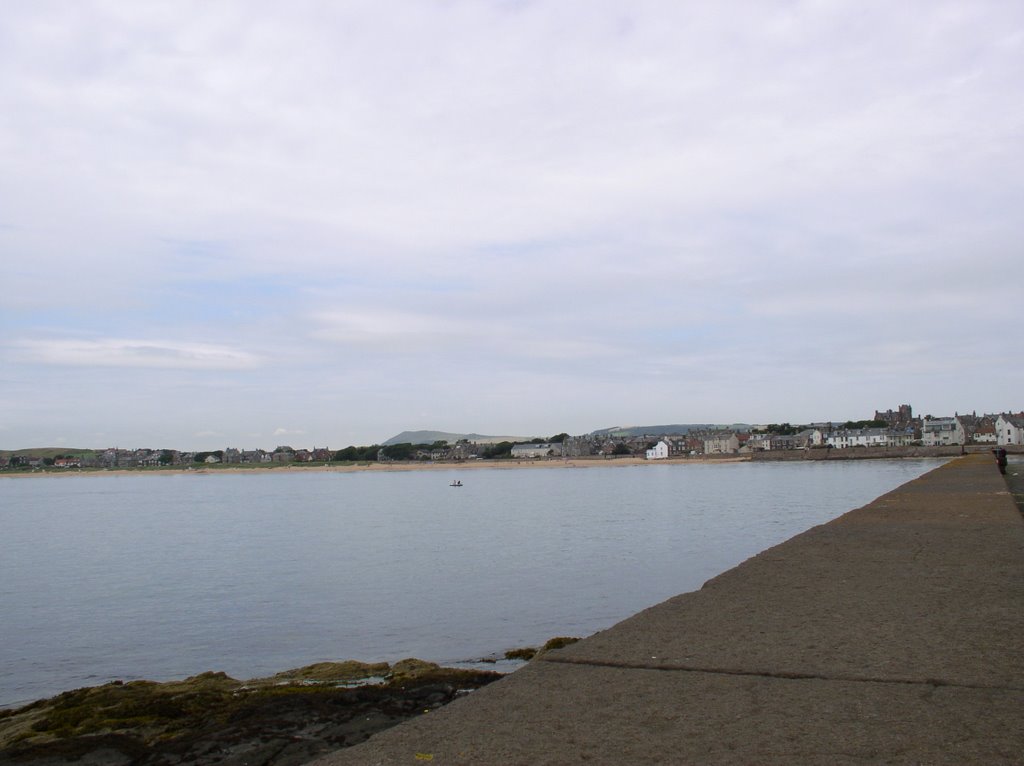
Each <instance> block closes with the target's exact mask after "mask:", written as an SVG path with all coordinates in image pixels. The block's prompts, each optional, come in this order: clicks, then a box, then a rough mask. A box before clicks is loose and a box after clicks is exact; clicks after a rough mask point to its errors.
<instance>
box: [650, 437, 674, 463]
mask: <svg viewBox="0 0 1024 766" xmlns="http://www.w3.org/2000/svg"><path fill="white" fill-rule="evenodd" d="M668 452H669V450H668V442H664V441H660V442H658V443H657V444H655V445H654V446H653V447H652V448H651V449H649V450H647V452H646V453H645V454H646V455H647V459H648V460H666V459H668Z"/></svg>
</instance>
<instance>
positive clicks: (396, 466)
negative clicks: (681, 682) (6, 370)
mask: <svg viewBox="0 0 1024 766" xmlns="http://www.w3.org/2000/svg"><path fill="white" fill-rule="evenodd" d="M749 460H750V457H749V456H748V455H738V456H737V455H723V456H722V457H718V458H712V457H690V458H676V459H672V458H669V459H667V460H647V459H646V458H642V457H615V458H552V459H547V460H467V461H463V462H412V461H410V462H390V463H353V464H341V465H331V464H326V465H325V464H323V463H317V464H315V465H302V464H299V463H288V464H285V465H232V466H223V467H222V466H201V467H191V466H190V467H182V466H173V467H169V468H114V469H105V468H96V469H91V468H85V469H81V468H70V469H59V468H50V469H45V470H35V471H24V472H4V473H0V478H29V477H33V476H138V475H146V476H172V475H176V474H197V475H201V474H220V473H237V474H246V473H256V472H261V471H274V472H278V473H284V472H287V473H303V472H310V473H323V472H328V473H357V472H368V473H394V472H399V471H448V472H460V471H475V470H480V469H482V468H492V469H495V468H496V469H502V470H505V469H508V470H512V469H519V468H597V467H605V468H608V467H632V466H643V465H699V464H705V463H743V462H748V461H749Z"/></svg>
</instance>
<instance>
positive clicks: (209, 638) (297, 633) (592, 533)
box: [0, 460, 938, 706]
mask: <svg viewBox="0 0 1024 766" xmlns="http://www.w3.org/2000/svg"><path fill="white" fill-rule="evenodd" d="M937 465H938V462H936V461H929V460H902V461H863V462H843V463H824V464H823V463H810V464H807V463H797V464H786V463H765V464H762V463H758V464H751V463H732V464H721V465H714V464H710V465H656V466H654V465H650V466H647V465H645V466H638V467H599V468H596V467H595V468H581V469H533V470H531V469H522V470H492V469H477V470H472V471H463V472H462V473H458V472H456V471H452V472H445V471H416V472H406V473H388V474H377V473H375V474H369V473H292V474H288V473H279V472H256V473H254V474H252V475H239V474H217V473H210V474H199V475H192V474H173V475H131V476H95V475H92V476H79V477H53V478H26V479H4V480H0V529H2V534H0V706H11V705H15V704H20V703H23V702H27V701H31V700H33V699H37V698H40V697H44V696H49V695H52V694H55V693H57V692H59V691H63V690H66V689H71V688H76V687H79V686H87V685H95V684H100V683H105V682H107V681H109V680H112V679H117V678H120V679H125V680H128V679H135V678H150V679H153V680H166V679H171V678H184V677H186V676H189V675H194V674H196V673H199V672H202V671H206V670H223V671H225V672H227V673H228V674H229V675H232V676H234V677H236V678H252V677H256V676H260V675H268V674H271V673H275V672H278V671H280V670H285V669H288V668H293V667H298V666H301V665H305V664H309V663H312V662H319V661H323V660H340V659H350V658H351V659H361V660H367V661H369V660H386V661H394V660H398V659H401V658H403V657H420V658H423V659H429V660H434V661H439V662H443V663H455V662H459V661H467V660H472V659H474V658H479V657H482V656H487V655H490V654H493V653H495V652H501V651H504V650H505V649H508V648H513V647H519V646H527V645H537V644H539V643H542V642H543V641H545V640H547V639H548V638H550V637H552V636H556V635H578V636H582V635H588V634H590V633H593V632H595V631H597V630H601V629H603V628H607V627H609V626H610V625H612V624H614V623H615V622H617V621H619V620H621V619H623V618H625V617H627V616H629V615H631V614H633V613H634V612H636V611H639V610H640V609H643V608H645V607H647V606H650V605H652V604H655V603H658V602H660V601H663V600H664V599H666V598H668V597H670V596H673V595H675V594H677V593H681V592H684V591H689V590H694V589H696V588H699V587H700V586H701V584H702V583H703V582H704V581H705V580H707V579H708V578H710V577H712V576H714V575H716V574H718V573H720V572H722V571H724V570H726V569H728V568H730V567H732V566H735V565H736V564H738V563H740V562H741V561H743V560H744V559H746V558H748V557H750V556H751V555H753V554H755V553H757V552H759V551H761V550H763V549H765V548H766V547H769V546H771V545H774V544H776V543H779V542H781V541H783V540H785V539H787V538H789V537H791V536H793V535H794V534H797V533H799V532H801V531H803V530H805V529H808V528H810V527H812V526H814V525H816V524H820V523H822V522H825V521H827V520H829V519H832V518H835V517H836V516H838V515H840V514H841V513H843V512H845V511H848V510H851V509H853V508H856V507H859V506H861V505H864V504H866V503H867V502H869V501H871V500H872V499H874V498H875V497H877V496H879V495H881V494H883V493H885V492H887V491H889V490H890V489H893V488H895V487H897V486H899V485H900V484H902V483H904V482H906V481H909V480H910V479H913V478H915V477H917V476H919V475H920V474H922V473H924V472H926V471H928V470H930V469H932V468H934V467H936V466H937ZM456 477H457V478H460V479H462V480H463V482H464V486H463V487H461V488H458V489H455V488H451V487H449V486H448V484H449V481H451V480H452V479H453V478H456Z"/></svg>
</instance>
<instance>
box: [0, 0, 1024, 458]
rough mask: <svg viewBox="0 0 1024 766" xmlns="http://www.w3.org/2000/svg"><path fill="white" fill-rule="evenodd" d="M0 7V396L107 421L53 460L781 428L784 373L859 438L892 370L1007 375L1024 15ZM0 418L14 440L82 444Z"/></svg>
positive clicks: (10, 411)
mask: <svg viewBox="0 0 1024 766" xmlns="http://www.w3.org/2000/svg"><path fill="white" fill-rule="evenodd" d="M10 6H11V7H8V8H5V9H4V11H5V16H4V24H3V25H2V26H0V114H3V115H4V120H3V121H2V122H0V210H2V211H3V212H2V214H0V216H2V220H0V259H2V263H3V280H2V284H0V323H2V325H3V326H4V328H5V336H6V337H8V338H22V339H25V340H23V341H22V342H20V343H17V344H16V345H14V347H13V351H14V353H11V349H10V348H9V349H8V351H7V353H6V355H5V358H4V365H3V370H2V372H0V382H3V383H4V385H5V390H6V391H7V392H10V393H9V394H8V395H9V396H10V401H16V402H24V401H25V397H26V395H27V394H30V393H31V394H41V395H48V398H49V399H50V400H53V399H55V398H57V397H58V396H59V392H61V391H65V390H67V386H68V385H69V378H70V376H71V375H72V372H70V371H69V370H68V369H62V368H74V377H75V380H74V385H75V386H76V387H78V389H80V390H82V391H83V392H88V394H89V396H90V400H91V401H92V402H93V403H94V404H95V405H96V406H97V407H98V408H101V407H103V403H104V402H107V407H108V409H106V410H104V411H105V412H109V413H110V414H109V416H108V417H104V418H98V420H99V421H100V422H97V423H92V424H90V428H91V430H89V431H88V432H86V436H85V437H83V436H78V437H75V436H74V435H73V433H67V436H68V438H69V439H70V440H71V441H72V442H75V441H78V440H79V439H85V438H87V437H89V438H91V435H92V434H93V433H94V432H95V431H96V430H102V431H103V432H104V433H105V434H109V435H110V438H111V439H115V440H119V437H118V436H117V434H118V433H119V431H118V425H117V424H118V423H119V422H120V423H121V425H120V428H129V426H128V425H127V422H128V417H129V415H128V413H129V412H130V415H131V421H132V423H133V424H135V425H134V426H132V427H134V428H136V429H138V428H140V426H139V425H138V424H141V423H146V424H147V427H148V428H150V429H152V428H158V427H160V423H161V422H163V423H165V424H166V425H165V427H167V428H171V427H172V426H173V427H176V428H179V429H180V430H178V431H175V433H180V438H181V439H182V440H187V439H190V438H193V435H194V434H195V433H196V432H197V431H201V430H204V425H203V423H216V424H217V425H216V427H217V429H218V431H219V432H220V433H221V434H223V435H224V439H226V440H228V441H231V440H232V438H233V437H232V434H235V435H241V436H236V437H234V438H238V439H239V440H241V438H242V437H245V436H246V435H249V434H252V433H254V432H258V433H262V434H265V435H268V434H272V433H273V431H274V429H275V428H276V427H277V425H278V424H279V423H312V422H316V423H317V424H318V425H317V429H322V430H316V429H313V428H310V431H309V434H308V436H309V437H310V438H316V439H317V441H319V442H320V443H326V442H327V441H329V440H330V439H331V434H332V433H336V432H337V433H345V434H348V435H349V436H348V437H346V438H349V439H351V440H352V441H356V440H358V437H356V436H354V434H356V433H363V434H364V438H365V439H366V440H367V441H369V440H372V439H377V438H381V437H382V436H387V435H389V434H387V433H385V434H381V433H379V432H378V431H377V429H378V428H381V427H382V426H381V425H380V424H381V423H387V424H389V425H388V428H389V430H390V425H391V424H394V425H395V426H396V428H395V429H394V430H396V431H397V430H401V429H403V428H405V427H406V426H407V425H410V426H411V425H413V424H411V423H409V424H406V423H403V422H401V421H403V420H404V419H407V420H414V419H416V418H418V417H419V415H418V414H417V413H420V412H432V413H438V412H440V413H450V416H451V417H455V416H456V415H459V416H461V417H463V418H465V419H470V420H473V421H475V422H473V423H470V424H468V426H469V428H470V429H471V430H487V429H488V426H487V424H486V423H484V422H478V421H479V420H480V419H481V418H483V419H488V418H493V419H500V420H501V422H502V426H501V428H500V429H496V430H504V431H506V432H512V433H515V432H519V431H526V432H530V431H536V432H537V433H541V432H545V431H549V430H563V428H572V427H573V426H572V425H571V424H570V423H566V424H564V426H563V425H560V424H558V423H552V424H551V425H552V428H547V427H546V425H545V424H547V423H548V422H549V421H550V420H557V418H559V417H563V414H567V413H574V414H573V417H575V418H577V419H576V420H575V421H574V422H575V423H578V424H579V427H587V426H591V425H594V423H593V422H592V421H597V424H600V423H602V422H611V421H620V422H628V421H629V420H630V419H631V418H629V415H628V409H629V408H630V407H633V408H636V410H637V411H642V412H643V413H645V415H646V414H648V413H650V414H651V419H653V420H657V419H659V418H658V417H656V416H654V413H655V412H658V411H662V410H665V409H672V408H676V407H680V408H682V407H685V408H690V409H692V410H701V411H695V412H693V413H692V418H693V419H696V420H704V419H727V418H729V417H730V415H729V414H728V413H729V412H730V411H731V410H732V409H733V408H734V407H735V405H736V402H737V401H742V403H743V406H744V407H747V408H751V409H754V410H757V409H758V408H763V410H765V414H760V413H759V412H753V413H750V414H749V415H745V416H744V417H749V418H754V419H760V420H766V421H768V420H780V419H783V420H795V419H799V418H800V417H801V414H800V413H799V412H787V411H785V408H786V407H796V408H799V407H803V406H804V402H805V399H806V397H804V396H800V397H797V398H796V399H794V397H793V395H792V388H791V381H793V380H795V379H796V380H805V381H806V380H813V381H817V382H818V383H819V384H820V385H821V386H822V390H823V391H825V390H826V389H827V391H828V393H829V395H830V396H832V397H834V399H835V400H836V402H837V403H836V405H835V406H836V407H837V408H841V407H847V406H849V407H850V408H852V409H855V410H857V411H855V412H849V411H847V410H844V412H843V413H842V414H849V415H857V414H858V412H859V413H866V414H870V411H871V410H872V409H873V408H874V407H875V406H881V405H886V406H889V405H891V404H892V402H885V401H883V402H878V401H876V399H877V398H879V397H881V396H883V395H890V394H889V393H888V392H889V391H893V390H899V389H901V387H903V386H904V385H905V383H906V380H907V374H906V373H907V371H911V372H912V373H913V375H912V376H911V377H917V378H922V377H924V376H925V375H927V376H929V377H928V382H927V383H926V382H925V381H923V380H921V381H918V382H919V384H920V385H921V386H922V390H927V391H928V395H929V396H933V397H934V398H936V399H939V404H941V403H942V402H941V391H942V390H943V389H945V390H947V391H948V394H947V396H948V400H949V402H950V406H951V408H954V407H956V406H959V405H961V403H962V402H961V400H962V399H972V398H973V399H976V400H977V407H978V408H979V409H981V408H984V407H986V406H999V404H998V402H999V401H1001V400H1002V397H1004V396H1009V395H1010V394H1009V393H1007V392H1010V390H1011V389H1010V386H1009V384H1008V383H1007V384H1004V383H1002V382H1001V381H1002V380H1003V379H1007V380H1012V379H1014V377H1015V375H1014V373H1015V372H1016V373H1018V374H1017V375H1016V377H1017V378H1019V377H1020V375H1024V370H1019V369H1018V370H1013V369H1011V370H1003V373H1004V374H1003V376H1002V377H1001V379H1000V382H999V383H998V384H997V385H993V386H990V385H987V384H986V383H984V382H983V381H982V380H981V376H979V375H978V374H977V370H978V369H980V368H982V367H983V360H984V359H985V358H986V356H988V355H991V354H992V353H993V349H994V348H995V347H994V340H993V338H995V337H998V336H997V335H993V327H992V320H991V317H992V315H993V311H994V310H995V308H997V307H998V309H999V310H1000V311H1001V312H1002V313H1001V314H1000V316H1001V317H1002V321H1003V323H1004V325H1005V326H1012V324H1013V323H1014V322H1015V321H1016V319H1017V316H1018V315H1019V313H1020V312H1019V310H1017V309H1016V305H1017V304H1016V303H1014V295H1013V292H1012V285H1014V284H1019V283H1021V281H1022V278H1024V265H1022V261H1021V259H1020V257H1019V255H1020V254H1019V231H1018V230H1019V225H1018V224H1017V219H1018V218H1019V200H1020V198H1021V194H1022V193H1024V180H1022V179H1024V148H1022V147H1024V140H1022V137H1024V98H1021V86H1020V72H1021V71H1022V70H1024V33H1022V30H1024V8H1022V7H1021V6H1020V5H1019V4H1013V3H1004V2H999V1H998V0H992V1H991V2H987V1H985V0H979V2H973V3H934V2H925V0H910V2H906V3H901V4H893V3H887V2H881V0H867V2H852V1H851V2H828V3H789V2H760V1H757V2H755V1H754V0H736V1H735V2H729V3H726V4H724V5H722V4H713V3H711V4H695V3H676V2H669V1H668V0H635V1H634V2H625V1H624V0H602V2H598V3H593V2H589V1H588V2H584V0H565V1H562V2H555V1H554V0H537V1H536V2H529V3H480V2H475V1H474V0H453V1H452V2H444V3H430V2H425V3H421V2H409V1H408V0H380V2H376V3H341V4H338V3H324V2H317V1H315V0H299V2H296V3H292V4H290V5H288V6H287V7H285V6H279V5H276V4H273V3H256V4H252V3H242V2H239V1H238V0H225V2H219V3H217V4H216V5H215V6H212V7H211V6H210V4H209V3H203V2H200V0H181V2H178V3H173V4H163V5H154V4H145V3H143V4H140V3H134V2H128V0H37V2H33V3H30V4H26V3H22V4H10ZM68 328H75V330H74V331H70V330H69V329H68ZM126 328H130V329H126ZM214 331H215V333H216V335H215V336H214V335H211V332H214ZM125 336H128V338H127V339H126V338H125ZM82 338H84V340H82ZM138 338H141V339H143V340H139V339H138ZM152 339H157V340H152ZM210 339H212V340H210ZM935 350H939V351H940V353H941V351H942V350H945V351H946V353H949V354H951V355H953V356H956V357H958V358H960V359H969V360H971V361H970V366H971V367H972V369H971V370H970V371H966V372H964V373H963V374H957V373H954V372H952V371H947V373H943V375H942V376H941V378H942V379H941V381H939V380H938V378H937V376H936V375H935V372H934V366H933V365H932V364H931V363H930V362H929V363H923V362H913V363H912V362H911V361H910V360H909V357H914V356H925V355H929V354H930V353H932V352H934V351H935ZM929 358H933V357H929ZM271 360H273V364H271V363H270V361H271ZM877 360H882V363H883V364H882V367H880V366H879V364H877V363H874V362H877ZM885 365H888V367H889V368H890V369H889V370H888V371H886V369H884V366H885ZM825 368H828V370H829V372H827V373H825V372H823V371H822V370H823V369H825ZM254 370H258V375H255V374H253V375H245V376H243V375H232V374H231V373H232V372H236V371H254ZM832 370H836V372H832ZM172 371H173V372H179V373H180V374H171V372H172ZM195 371H211V372H212V371H221V372H222V374H221V375H218V376H213V375H202V376H199V375H195V374H190V373H193V372H195ZM832 375H835V376H836V377H835V378H833V377H830V376H832ZM648 376H649V377H656V378H657V379H658V380H659V381H660V382H661V384H662V386H664V387H666V390H665V391H664V392H661V391H658V392H651V391H649V390H648V389H645V393H644V396H643V397H642V398H643V401H642V402H640V401H631V403H626V404H623V401H624V400H627V399H631V397H628V396H627V397H624V396H623V395H622V393H621V392H622V391H625V390H636V389H635V388H634V387H635V386H636V385H637V384H638V383H642V382H644V380H645V378H646V377H648ZM752 376H756V385H753V384H751V383H748V382H744V383H743V384H742V385H740V384H736V386H735V388H733V384H732V381H733V380H744V381H746V379H748V378H751V377H752ZM886 376H888V377H886ZM126 377H130V378H131V382H132V387H131V391H132V392H133V393H131V394H128V393H126V387H125V386H124V385H123V382H124V380H125V378H126ZM214 377H216V380H214ZM200 378H201V379H202V380H201V384H202V386H203V388H202V393H203V396H202V397H196V396H195V392H196V386H197V385H199V383H200ZM857 381H861V385H857ZM886 381H888V382H886ZM669 382H671V384H672V385H668V383H669ZM826 383H827V384H828V385H827V386H826V385H825V384H826ZM673 385H674V386H676V389H675V390H673V389H672V386H673ZM925 386H929V387H930V388H928V389H925ZM496 391H500V392H501V396H495V395H494V392H496ZM552 391H572V392H573V396H572V397H571V400H570V398H569V397H566V398H565V399H562V400H560V401H558V402H557V406H556V403H555V402H554V398H553V397H552ZM47 392H49V394H47ZM112 392H118V393H119V395H120V396H121V399H120V400H119V401H116V402H115V401H114V397H116V396H117V394H114V393H112ZM453 392H454V393H453ZM936 392H938V393H936ZM912 396H913V392H912V391H910V392H908V393H907V397H908V398H910V397H912ZM108 397H110V398H108ZM954 399H955V400H956V401H955V403H954ZM168 401H181V402H184V401H187V402H189V410H188V413H187V415H189V416H190V421H189V422H188V424H185V423H184V422H183V419H184V417H185V414H186V413H184V412H183V411H182V412H176V413H175V416H174V420H175V422H174V424H169V422H168V417H169V416H168V415H167V414H166V412H165V411H164V410H162V409H161V406H162V404H163V403H165V402H168ZM854 401H855V402H856V404H853V403H851V404H847V402H854ZM986 401H988V402H990V404H986ZM435 403H442V404H443V406H442V404H437V406H435ZM5 404H6V402H0V420H3V421H4V422H5V423H7V424H9V426H10V428H11V430H10V431H9V432H8V433H10V434H14V437H12V438H15V437H16V436H17V434H19V433H25V432H31V433H41V432H42V433H45V432H46V431H41V430H40V429H41V428H42V426H39V427H37V428H35V430H32V429H31V427H32V426H33V422H30V421H31V420H32V419H33V418H34V420H35V421H40V420H41V419H46V418H51V419H53V420H54V421H55V422H52V423H47V424H46V428H48V429H50V432H52V433H58V432H60V433H65V431H64V426H63V422H65V421H66V422H74V421H75V419H76V418H81V417H83V415H82V414H81V413H78V414H76V413H74V412H68V413H65V414H64V415H61V417H60V418H58V417H57V414H55V413H54V414H48V413H46V412H45V411H43V410H42V409H39V410H36V411H33V413H32V417H31V418H30V417H29V414H26V413H25V412H23V407H22V405H20V404H19V405H18V407H14V406H13V405H7V406H5ZM129 404H130V405H131V406H130V407H129V406H128V405H129ZM826 404H827V402H826V401H825V399H824V394H823V398H822V399H821V400H820V401H819V402H817V403H816V404H815V405H814V406H815V407H818V406H822V407H823V406H825V405H826ZM935 406H936V409H937V408H938V405H935ZM1003 406H1012V407H1015V408H1019V407H1020V406H1021V405H1020V404H1019V403H1014V402H1006V403H1005V404H1004V405H1003ZM619 408H622V409H619ZM705 408H715V409H716V410H717V413H716V414H715V415H714V416H712V413H710V412H707V413H705V412H703V409H705ZM807 409H811V407H810V404H809V403H808V405H807ZM623 410H627V411H623ZM323 413H331V414H330V415H329V416H326V417H325V416H324V415H323ZM806 414H807V416H811V415H812V413H810V412H808V413H806ZM829 414H830V413H827V412H826V413H822V412H815V413H813V415H814V416H818V417H820V416H826V417H827V416H829ZM565 416H567V415H565ZM529 417H533V418H536V419H537V420H542V422H541V423H538V424H537V425H536V426H529V427H527V426H525V425H524V427H523V428H519V427H517V426H516V422H517V419H522V418H529ZM666 418H667V419H672V420H676V419H679V418H684V416H683V415H681V414H679V413H678V412H677V411H676V410H673V414H671V415H669V414H666ZM644 419H648V418H647V417H645V418H644ZM418 425H422V426H423V427H434V426H435V425H437V426H441V427H444V424H430V423H420V424H418ZM219 435H220V434H210V435H209V436H219ZM5 438H6V434H5ZM204 438H205V437H204ZM140 441H142V442H147V441H149V440H148V439H140ZM182 446H187V445H182Z"/></svg>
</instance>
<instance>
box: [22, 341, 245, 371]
mask: <svg viewBox="0 0 1024 766" xmlns="http://www.w3.org/2000/svg"><path fill="white" fill-rule="evenodd" d="M14 347H15V348H16V349H19V350H20V351H21V352H22V354H23V355H24V356H25V357H26V358H27V359H28V360H30V361H33V362H39V363H42V364H53V365H72V366H82V367H154V368H161V369H168V368H169V369H179V370H244V369H252V368H255V367H258V366H259V365H260V364H261V363H262V360H261V359H260V357H258V356H256V355H255V354H250V353H248V352H245V351H239V350H237V349H232V348H227V347H225V346H216V345H211V344H205V343H174V342H166V341H147V340H122V339H114V338H109V339H105V340H77V339H71V340H23V341H18V342H16V343H15V344H14Z"/></svg>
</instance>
